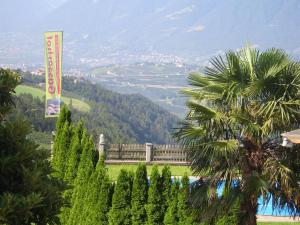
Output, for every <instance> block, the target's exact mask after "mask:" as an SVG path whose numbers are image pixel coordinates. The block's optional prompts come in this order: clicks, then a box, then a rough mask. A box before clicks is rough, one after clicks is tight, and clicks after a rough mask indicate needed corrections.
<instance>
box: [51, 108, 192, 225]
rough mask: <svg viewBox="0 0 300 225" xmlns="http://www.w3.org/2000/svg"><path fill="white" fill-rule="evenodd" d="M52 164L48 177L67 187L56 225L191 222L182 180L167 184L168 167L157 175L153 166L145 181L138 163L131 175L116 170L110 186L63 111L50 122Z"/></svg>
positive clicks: (81, 131)
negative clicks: (60, 180)
mask: <svg viewBox="0 0 300 225" xmlns="http://www.w3.org/2000/svg"><path fill="white" fill-rule="evenodd" d="M66 127H68V129H66ZM66 130H68V131H69V132H68V134H70V136H68V135H66ZM66 138H67V139H68V140H70V142H69V144H66V143H67V142H66ZM62 159H63V160H62ZM52 165H53V167H54V168H55V170H56V171H55V172H54V173H53V174H54V175H55V176H58V177H61V178H63V179H64V180H65V181H66V182H68V183H69V185H70V186H71V188H70V189H68V190H66V191H65V192H64V195H63V196H64V200H65V201H66V202H69V205H68V206H65V207H63V208H62V213H61V215H60V222H61V223H62V224H67V225H73V224H74V225H75V224H84V225H89V224H90V225H97V224H99V225H108V224H110V225H115V224H117V225H123V224H128V225H131V224H151V225H153V224H172V223H174V224H179V223H180V222H181V223H180V224H185V222H187V221H188V222H189V221H193V217H192V210H191V208H190V205H189V204H188V198H189V195H190V188H189V180H188V177H187V176H184V177H183V179H182V185H181V186H180V183H179V182H178V181H176V182H172V179H171V172H170V167H169V166H164V168H163V170H162V174H161V175H160V174H159V171H158V167H157V166H154V167H153V169H152V172H151V177H150V181H148V176H147V169H146V165H145V164H140V165H139V166H138V167H137V170H136V172H135V173H134V174H133V173H132V172H128V171H126V170H121V171H120V174H119V176H118V179H117V181H116V183H112V182H111V181H110V179H109V177H108V174H107V170H106V168H105V161H104V156H103V155H101V156H100V157H99V156H98V153H97V152H96V151H95V146H94V143H93V139H92V138H91V136H89V135H88V132H87V130H86V129H85V128H84V126H83V124H82V122H79V123H78V124H77V125H73V122H72V119H71V115H70V111H69V110H68V109H67V108H66V107H64V108H62V110H61V114H60V117H59V119H58V121H57V124H56V137H55V143H54V149H53V156H52ZM149 183H150V184H149ZM180 193H184V194H183V195H182V196H181V195H180ZM180 196H181V197H180ZM181 216H182V218H180V217H181ZM187 218H190V220H187Z"/></svg>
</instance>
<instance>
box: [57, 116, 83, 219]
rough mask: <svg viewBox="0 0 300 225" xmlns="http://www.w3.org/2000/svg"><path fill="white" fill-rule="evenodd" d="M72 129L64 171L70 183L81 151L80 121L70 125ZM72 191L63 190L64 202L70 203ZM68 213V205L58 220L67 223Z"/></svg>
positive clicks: (81, 127) (65, 177) (73, 177)
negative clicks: (75, 124)
mask: <svg viewBox="0 0 300 225" xmlns="http://www.w3.org/2000/svg"><path fill="white" fill-rule="evenodd" d="M72 129H73V132H72V139H71V143H70V149H69V153H68V154H69V157H68V161H67V164H66V171H65V175H64V180H65V181H67V182H68V183H69V184H71V185H72V184H73V183H74V179H75V177H76V175H77V168H78V164H79V159H80V154H81V151H82V148H81V144H80V141H81V137H82V132H83V124H82V122H79V123H78V124H77V126H76V128H74V127H72ZM72 193H73V188H69V189H68V190H66V191H65V192H64V194H63V196H64V199H65V201H66V202H69V203H70V201H71V197H72ZM69 213H70V207H64V208H62V213H61V215H60V220H61V223H62V224H66V223H67V221H68V219H69Z"/></svg>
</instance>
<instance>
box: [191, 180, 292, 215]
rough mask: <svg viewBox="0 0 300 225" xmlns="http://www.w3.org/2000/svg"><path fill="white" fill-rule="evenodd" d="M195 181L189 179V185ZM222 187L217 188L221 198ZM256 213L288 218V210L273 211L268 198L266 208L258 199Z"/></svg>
mask: <svg viewBox="0 0 300 225" xmlns="http://www.w3.org/2000/svg"><path fill="white" fill-rule="evenodd" d="M195 181H196V179H195V178H190V183H193V182H195ZM223 188H224V186H222V185H221V186H220V187H219V188H218V190H217V191H218V195H219V196H221V195H222V190H223ZM258 204H259V207H258V211H257V215H266V216H289V213H288V209H287V207H285V208H283V209H279V208H275V209H274V210H273V207H272V197H271V198H270V201H269V202H268V204H267V205H266V206H263V198H262V197H260V198H259V199H258Z"/></svg>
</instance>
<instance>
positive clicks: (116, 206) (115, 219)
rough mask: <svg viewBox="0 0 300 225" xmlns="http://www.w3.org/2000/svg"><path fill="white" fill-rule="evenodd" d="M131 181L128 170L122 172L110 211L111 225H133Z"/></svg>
mask: <svg viewBox="0 0 300 225" xmlns="http://www.w3.org/2000/svg"><path fill="white" fill-rule="evenodd" d="M130 186H131V181H130V176H129V174H128V172H127V171H126V170H123V169H122V170H121V171H120V174H119V176H118V179H117V184H116V186H115V191H114V194H113V198H112V207H111V209H110V211H109V224H110V225H129V224H131V213H130V196H131V193H130V192H131V190H130Z"/></svg>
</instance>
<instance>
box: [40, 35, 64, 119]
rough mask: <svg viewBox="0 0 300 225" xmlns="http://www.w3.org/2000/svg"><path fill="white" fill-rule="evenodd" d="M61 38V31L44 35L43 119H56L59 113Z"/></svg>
mask: <svg viewBox="0 0 300 225" xmlns="http://www.w3.org/2000/svg"><path fill="white" fill-rule="evenodd" d="M62 38H63V34H62V31H52V32H45V33H44V44H45V75H46V103H45V104H46V107H45V117H58V116H59V113H60V97H61V79H62V65H61V64H62Z"/></svg>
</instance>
